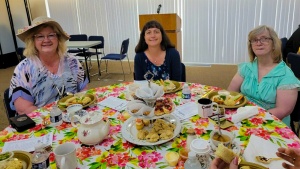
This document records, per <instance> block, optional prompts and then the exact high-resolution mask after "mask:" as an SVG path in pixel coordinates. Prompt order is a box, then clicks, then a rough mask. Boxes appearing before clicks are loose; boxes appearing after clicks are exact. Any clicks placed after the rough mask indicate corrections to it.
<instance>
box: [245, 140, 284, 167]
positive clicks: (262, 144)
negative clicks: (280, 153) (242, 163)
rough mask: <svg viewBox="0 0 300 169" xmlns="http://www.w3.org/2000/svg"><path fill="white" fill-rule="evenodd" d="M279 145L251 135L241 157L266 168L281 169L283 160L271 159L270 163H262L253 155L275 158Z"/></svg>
mask: <svg viewBox="0 0 300 169" xmlns="http://www.w3.org/2000/svg"><path fill="white" fill-rule="evenodd" d="M278 148H279V146H278V145H277V144H274V143H272V142H271V141H270V140H265V139H263V138H261V137H257V136H255V135H252V136H251V137H250V140H249V143H248V145H247V147H246V149H245V151H244V154H243V157H244V159H245V160H246V161H247V162H252V163H256V164H259V165H262V166H265V167H268V168H271V169H272V168H276V169H281V168H283V167H282V163H283V162H284V160H275V161H272V162H271V163H270V164H264V163H261V162H258V161H257V160H256V159H255V156H264V157H266V158H276V157H277V155H276V152H277V149H278Z"/></svg>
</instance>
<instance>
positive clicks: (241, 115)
mask: <svg viewBox="0 0 300 169" xmlns="http://www.w3.org/2000/svg"><path fill="white" fill-rule="evenodd" d="M256 114H258V107H257V106H245V107H240V108H238V109H237V112H236V114H234V115H232V116H231V121H232V122H233V123H238V122H241V121H242V120H244V119H247V118H249V117H251V116H254V115H256Z"/></svg>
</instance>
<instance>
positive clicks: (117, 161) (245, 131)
mask: <svg viewBox="0 0 300 169" xmlns="http://www.w3.org/2000/svg"><path fill="white" fill-rule="evenodd" d="M130 83H132V82H126V83H120V84H114V85H110V86H105V87H99V88H94V89H90V90H88V91H87V93H90V94H94V95H96V96H97V102H100V101H102V100H104V99H105V98H107V97H108V96H113V97H118V98H121V99H125V92H126V91H127V90H128V89H127V86H128V85H129V84H130ZM188 84H189V86H190V88H191V90H192V99H191V101H195V100H197V98H199V96H201V95H202V94H205V93H206V92H208V91H210V90H211V89H215V90H219V88H217V87H212V86H206V85H201V84H196V83H188ZM196 91H197V92H196ZM199 91H200V92H199ZM164 97H168V98H171V99H172V100H173V102H174V103H175V104H176V105H181V104H183V103H182V99H181V91H178V92H176V93H170V94H165V95H164ZM53 104H54V103H53ZM53 104H49V105H47V106H44V107H43V108H40V109H37V110H36V111H34V112H32V113H30V114H29V116H30V117H31V118H32V119H33V120H34V121H35V122H36V123H37V125H36V127H35V128H31V129H29V130H27V131H24V132H20V133H18V132H14V130H12V128H11V127H10V126H9V127H7V128H6V129H4V130H3V131H1V132H0V151H2V147H3V146H4V144H5V142H9V141H13V140H21V139H27V138H30V137H33V136H35V137H39V136H43V135H45V134H47V133H49V132H53V133H54V136H53V144H52V147H53V149H54V148H55V147H57V145H59V144H62V143H65V142H73V143H75V144H76V147H77V150H76V154H77V157H78V168H90V169H96V168H171V167H169V166H168V164H167V163H166V161H165V159H164V155H165V154H166V152H167V151H176V152H178V151H179V150H180V149H181V148H183V147H185V144H186V138H187V134H186V130H187V129H188V128H191V127H192V128H194V129H195V131H196V135H197V137H198V138H203V139H205V140H209V136H210V132H211V131H212V130H213V129H214V128H215V126H213V125H212V123H211V122H210V121H209V120H208V119H204V118H200V117H199V116H198V115H195V116H193V117H191V118H190V119H189V120H185V121H183V122H182V132H181V133H180V135H179V136H178V137H175V139H173V140H171V141H169V142H167V143H165V144H162V145H158V146H137V145H134V144H131V143H130V142H128V141H126V140H125V139H124V138H123V137H122V134H121V127H122V124H123V123H124V121H125V118H124V117H123V115H122V113H123V112H125V111H126V110H123V111H121V112H118V111H116V110H113V109H111V108H108V107H101V106H98V105H95V106H93V107H89V108H87V109H86V110H87V111H95V110H100V111H102V112H103V115H104V118H106V119H109V120H110V125H111V127H110V131H109V135H108V137H107V138H106V139H105V140H103V141H102V142H101V143H99V144H97V145H94V146H83V145H82V144H81V143H80V141H79V140H78V137H77V128H74V127H72V125H71V124H70V123H65V122H64V123H63V124H62V125H60V126H58V127H45V126H43V125H42V118H41V116H42V115H43V116H45V117H46V118H49V112H50V111H51V109H52V105H53ZM248 104H249V105H254V104H253V103H250V102H249V103H248ZM235 113H236V109H226V114H227V115H231V114H235ZM266 116H271V115H270V114H269V113H266V112H265V110H263V109H259V114H258V115H256V116H255V117H252V118H250V119H246V120H243V121H242V123H241V124H239V125H237V126H233V127H230V128H228V129H227V130H228V131H232V132H234V133H235V135H236V137H235V141H236V142H237V144H238V145H239V146H240V149H241V153H243V150H244V149H245V147H246V146H247V143H248V142H249V138H250V136H251V135H256V136H259V137H261V138H263V139H265V140H270V141H271V142H273V143H275V144H278V145H280V146H283V147H297V148H300V141H299V138H298V137H297V136H296V135H295V134H294V133H293V132H292V131H291V130H290V128H288V127H287V126H286V125H285V124H284V123H282V122H281V121H280V120H278V119H277V118H276V117H274V116H271V117H273V118H271V119H270V118H265V117H266ZM50 165H51V168H53V169H55V168H56V164H55V157H54V154H53V153H51V154H50ZM174 168H183V162H179V163H178V165H177V166H176V167H174Z"/></svg>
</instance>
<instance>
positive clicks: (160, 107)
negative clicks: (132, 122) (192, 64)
mask: <svg viewBox="0 0 300 169" xmlns="http://www.w3.org/2000/svg"><path fill="white" fill-rule="evenodd" d="M175 107H176V105H175V104H174V103H173V101H172V99H170V98H158V99H157V100H156V101H155V105H154V107H150V106H147V105H146V103H145V102H144V101H143V100H133V101H130V102H129V103H128V104H127V111H128V113H129V114H130V115H131V116H134V117H136V118H146V119H157V118H162V117H164V116H166V115H169V114H171V113H172V112H173V111H174V110H175Z"/></svg>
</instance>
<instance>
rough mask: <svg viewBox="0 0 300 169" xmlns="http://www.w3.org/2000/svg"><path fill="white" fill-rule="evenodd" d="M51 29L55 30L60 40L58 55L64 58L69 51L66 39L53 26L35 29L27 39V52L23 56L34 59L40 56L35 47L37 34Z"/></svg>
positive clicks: (40, 26) (45, 25) (43, 25)
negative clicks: (48, 28)
mask: <svg viewBox="0 0 300 169" xmlns="http://www.w3.org/2000/svg"><path fill="white" fill-rule="evenodd" d="M47 27H50V28H52V29H53V30H54V32H55V33H56V34H57V39H58V47H57V54H58V55H59V57H63V56H64V54H65V53H66V51H67V45H66V43H65V41H66V40H65V39H64V38H63V37H62V36H61V34H62V32H60V31H59V29H58V28H57V27H55V26H53V25H52V24H47V23H45V24H42V25H39V26H37V27H35V28H33V29H32V30H31V31H30V33H28V36H27V38H26V39H25V50H24V52H23V55H24V56H26V57H34V56H37V55H38V51H37V49H36V47H35V45H34V37H33V36H34V35H35V34H37V32H39V31H40V30H41V29H44V28H47Z"/></svg>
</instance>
